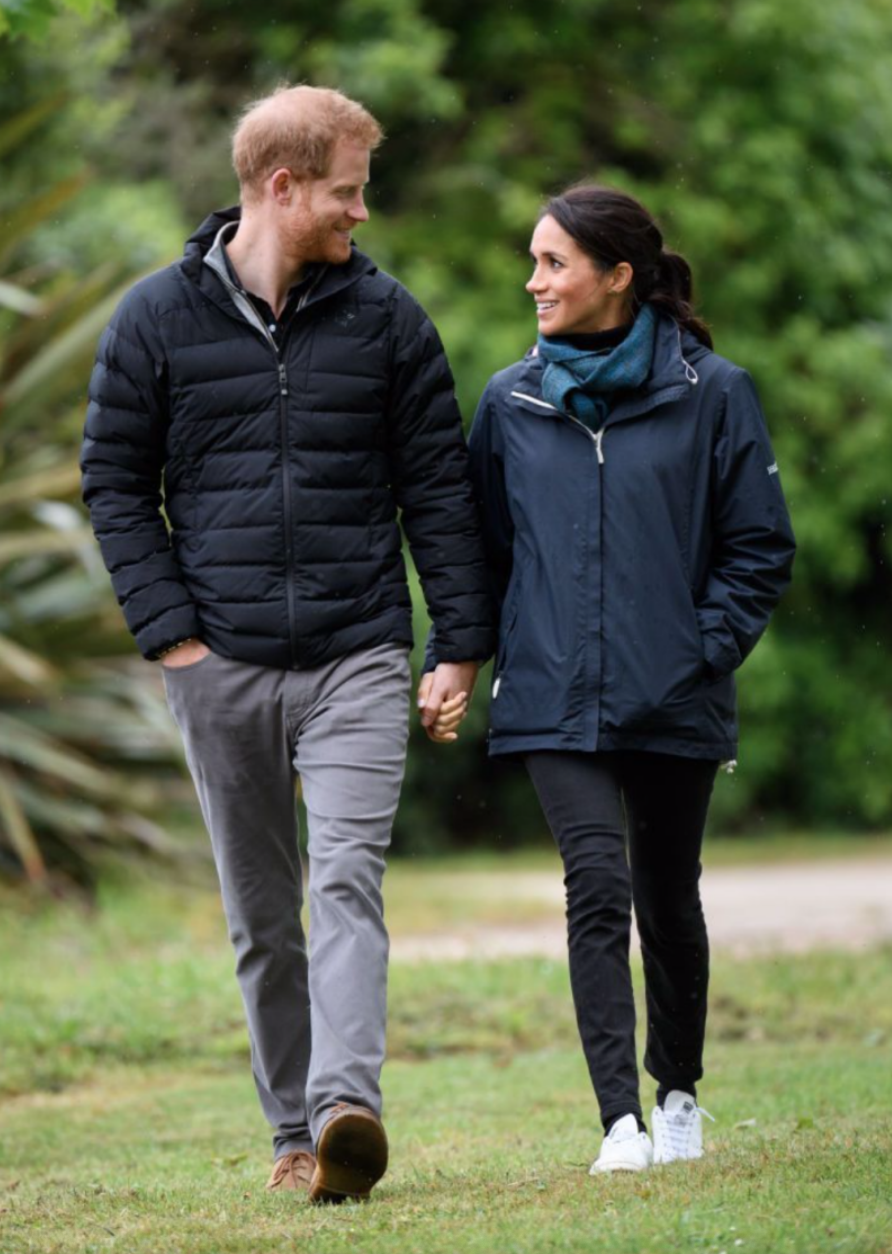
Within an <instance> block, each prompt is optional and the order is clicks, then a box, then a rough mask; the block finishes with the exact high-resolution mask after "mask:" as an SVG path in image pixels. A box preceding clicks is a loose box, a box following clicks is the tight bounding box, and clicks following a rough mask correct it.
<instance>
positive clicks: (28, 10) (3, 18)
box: [0, 0, 114, 43]
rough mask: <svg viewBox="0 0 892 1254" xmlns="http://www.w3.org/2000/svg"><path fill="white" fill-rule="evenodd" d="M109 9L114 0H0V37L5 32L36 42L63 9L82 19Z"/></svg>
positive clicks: (41, 37) (47, 31)
mask: <svg viewBox="0 0 892 1254" xmlns="http://www.w3.org/2000/svg"><path fill="white" fill-rule="evenodd" d="M113 8H114V0H0V38H2V37H3V36H4V35H9V36H10V37H11V38H13V39H16V38H19V37H23V38H25V39H28V40H32V41H33V42H35V43H40V42H43V41H44V40H45V39H46V38H47V37H48V35H49V33H50V30H51V28H52V23H53V19H54V18H55V17H56V16H57V15H58V14H59V13H64V12H66V11H67V12H70V13H75V14H77V16H78V17H82V18H86V17H90V16H91V15H92V14H94V13H109V12H111V11H112V10H113Z"/></svg>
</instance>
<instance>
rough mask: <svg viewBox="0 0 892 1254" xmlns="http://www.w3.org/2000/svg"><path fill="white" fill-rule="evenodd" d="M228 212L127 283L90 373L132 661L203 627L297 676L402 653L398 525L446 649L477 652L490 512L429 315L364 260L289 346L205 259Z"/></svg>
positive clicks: (102, 507) (88, 476) (100, 487)
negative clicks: (353, 659)
mask: <svg viewBox="0 0 892 1254" xmlns="http://www.w3.org/2000/svg"><path fill="white" fill-rule="evenodd" d="M237 220H238V210H227V211H225V212H224V213H222V214H215V215H213V216H212V217H211V218H209V219H208V220H207V222H205V224H204V225H203V226H202V227H201V228H200V229H199V231H198V232H197V233H196V234H195V235H194V236H193V237H192V239H191V240H189V242H188V244H187V246H186V251H185V256H184V257H183V259H182V260H181V261H179V262H177V263H175V264H173V265H171V266H169V267H167V268H166V269H165V270H162V271H160V272H159V273H157V274H154V275H152V276H150V277H149V278H148V279H145V280H143V281H142V282H141V283H138V284H137V285H136V286H135V287H134V288H133V289H132V290H131V291H130V292H129V293H128V295H127V296H126V297H125V298H124V300H123V301H122V303H121V305H120V306H119V308H118V310H117V312H116V313H115V315H114V317H113V319H112V321H111V324H110V326H109V327H108V328H107V330H106V331H105V333H104V334H103V336H102V339H101V341H100V345H99V351H98V357H97V362H96V367H95V369H94V372H93V376H92V379H91V382H90V404H89V409H88V412H87V420H86V435H85V440H84V446H83V454H82V468H83V476H84V478H83V482H84V500H85V501H86V503H87V505H88V506H89V508H90V513H91V518H92V522H93V527H94V530H95V532H96V535H97V537H98V540H99V543H100V546H101V549H102V554H103V557H104V559H105V563H106V565H107V566H108V569H109V571H110V572H111V575H112V582H113V585H114V588H115V592H116V593H117V596H118V599H119V601H120V603H121V605H122V606H123V609H124V614H125V617H126V620H127V623H128V626H129V627H130V630H131V631H132V632H133V634H134V636H135V637H136V640H137V643H138V645H139V647H140V649H141V650H142V652H143V654H144V655H145V656H146V657H148V658H154V657H157V656H158V655H159V653H161V652H163V650H164V649H166V648H168V647H169V646H171V645H173V644H175V643H177V642H178V641H180V640H183V639H185V638H186V637H189V636H199V637H200V638H201V639H202V640H203V641H205V643H206V644H207V645H208V646H209V647H210V648H211V649H212V650H213V651H214V652H215V653H219V654H222V655H223V656H226V657H233V658H238V659H241V660H243V661H247V662H254V663H257V664H260V665H266V666H276V667H282V668H291V667H301V668H305V667H312V666H317V665H319V664H321V663H323V662H326V661H329V660H330V659H332V658H336V657H339V656H342V655H343V654H346V653H352V652H356V651H357V650H359V649H363V648H370V647H372V646H374V645H379V644H386V643H405V644H411V643H412V623H411V603H410V599H409V591H408V587H407V583H406V573H405V569H404V563H403V557H402V546H401V536H400V530H399V526H398V523H397V519H398V515H399V514H400V513H401V518H402V523H403V526H404V528H405V531H406V534H407V536H408V539H409V543H410V546H411V549H412V554H413V557H414V559H415V562H416V565H417V567H418V570H419V574H420V576H421V581H422V586H423V588H424V592H425V596H426V598H427V601H428V605H429V608H430V611H431V616H432V618H433V620H434V622H435V623H436V626H437V633H438V638H439V640H440V642H441V643H440V651H439V655H440V659H441V660H442V661H463V660H469V659H474V658H483V657H486V656H487V655H488V654H489V653H490V652H491V651H492V616H491V609H490V601H489V595H488V591H487V581H486V570H485V563H484V558H483V551H482V545H481V540H480V534H479V519H478V517H477V512H476V509H475V506H474V502H473V494H472V491H471V486H470V482H469V480H468V475H467V450H466V448H465V444H464V439H463V436H462V431H461V420H460V417H459V413H458V410H457V408H456V404H455V400H454V397H453V383H452V377H451V374H450V371H449V367H448V365H447V362H446V358H445V356H444V353H443V349H442V345H441V344H440V340H439V338H438V336H437V333H436V331H435V329H434V327H433V325H432V324H431V322H430V320H429V319H428V318H427V317H426V315H425V314H424V311H423V310H422V309H421V307H420V306H419V305H418V304H417V302H416V301H415V300H414V299H413V298H412V297H411V296H410V295H409V293H408V292H407V291H406V290H405V288H403V287H402V286H401V285H400V284H399V283H397V282H396V281H395V280H394V279H392V278H390V277H389V276H388V275H386V274H384V273H383V272H381V271H380V270H378V269H377V268H376V266H375V265H374V264H373V263H372V262H371V261H370V260H369V259H368V258H367V257H365V256H363V255H362V254H361V253H359V252H357V251H355V250H354V253H353V255H352V257H351V259H350V260H349V261H348V262H347V263H346V264H345V265H343V266H328V267H321V268H320V271H319V273H318V274H317V276H316V279H315V280H314V283H313V285H312V287H311V290H310V291H309V293H308V295H306V297H305V299H304V302H303V305H302V307H301V308H300V309H299V311H298V312H297V313H296V314H295V316H294V318H293V321H292V322H291V324H290V326H289V329H288V332H287V338H286V339H285V341H284V344H283V346H282V348H281V352H279V351H277V347H276V344H275V342H274V341H273V339H272V337H271V336H270V335H269V334H268V333H267V332H266V330H265V328H264V326H263V324H262V323H260V321H259V319H258V318H257V317H256V314H255V318H254V320H253V321H252V320H250V315H251V310H250V308H248V309H247V311H246V309H245V301H244V298H243V297H242V296H240V295H239V293H238V290H237V289H235V288H233V287H232V285H231V280H230V281H229V283H228V285H227V282H226V280H225V270H223V271H222V272H221V269H220V267H219V265H218V266H217V268H216V269H215V268H214V267H213V266H212V265H211V264H206V262H211V261H212V260H213V256H214V248H213V246H214V245H215V243H216V241H217V236H218V233H219V231H220V230H221V228H222V227H224V226H225V225H226V224H227V223H232V222H236V221H237ZM217 252H219V244H217ZM218 260H219V258H218ZM258 323H259V325H258ZM162 480H163V496H162ZM162 500H163V506H164V510H165V512H166V516H167V522H168V523H169V528H170V529H169V530H168V526H167V525H166V524H165V519H164V517H163V515H162V512H161V511H162Z"/></svg>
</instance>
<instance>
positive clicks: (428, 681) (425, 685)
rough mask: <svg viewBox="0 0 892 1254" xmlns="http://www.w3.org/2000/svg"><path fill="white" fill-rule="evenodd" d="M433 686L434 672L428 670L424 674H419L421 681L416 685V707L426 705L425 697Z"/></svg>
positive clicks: (426, 697) (420, 707)
mask: <svg viewBox="0 0 892 1254" xmlns="http://www.w3.org/2000/svg"><path fill="white" fill-rule="evenodd" d="M433 686H434V672H433V671H428V672H427V674H426V675H422V676H421V682H420V683H419V685H418V707H419V709H424V707H425V706H426V705H427V699H428V697H429V696H430V695H431V688H433Z"/></svg>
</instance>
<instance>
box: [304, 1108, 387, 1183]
mask: <svg viewBox="0 0 892 1254" xmlns="http://www.w3.org/2000/svg"><path fill="white" fill-rule="evenodd" d="M386 1170H387V1134H386V1132H385V1131H384V1125H383V1124H382V1123H381V1120H380V1119H379V1118H378V1116H377V1115H373V1114H372V1112H371V1111H370V1110H366V1109H365V1107H364V1106H348V1105H347V1104H346V1103H345V1102H342V1103H341V1104H340V1105H339V1106H335V1108H334V1110H333V1111H332V1114H331V1118H330V1119H329V1121H328V1123H327V1124H326V1125H325V1127H324V1128H323V1129H322V1132H321V1133H320V1135H319V1143H318V1144H317V1146H316V1170H315V1172H314V1173H313V1179H312V1180H311V1181H310V1201H311V1202H346V1201H348V1200H350V1199H352V1200H354V1201H359V1200H364V1199H365V1198H367V1197H368V1195H369V1193H370V1192H371V1191H372V1188H373V1187H374V1185H376V1184H377V1183H378V1181H379V1180H380V1179H381V1177H382V1176H383V1175H384V1172H385V1171H386Z"/></svg>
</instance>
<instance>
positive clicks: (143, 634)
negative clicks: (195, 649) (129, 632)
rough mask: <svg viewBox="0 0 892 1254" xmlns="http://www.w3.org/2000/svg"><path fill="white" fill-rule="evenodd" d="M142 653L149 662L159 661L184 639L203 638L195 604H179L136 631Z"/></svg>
mask: <svg viewBox="0 0 892 1254" xmlns="http://www.w3.org/2000/svg"><path fill="white" fill-rule="evenodd" d="M134 636H135V639H136V643H137V645H138V647H139V651H140V653H141V654H142V655H143V657H144V658H145V659H146V661H148V662H157V661H158V659H159V658H160V657H161V655H162V654H163V653H166V652H167V650H168V649H172V648H174V647H175V646H176V645H178V644H182V642H183V641H184V640H191V639H193V638H197V639H199V640H200V639H201V624H200V623H199V621H198V614H197V613H196V611H195V609H194V607H193V606H184V605H181V606H177V608H176V609H172V610H169V611H167V613H165V614H161V615H160V616H159V617H158V618H155V619H153V620H152V622H151V623H149V624H148V625H147V626H145V627H142V628H141V629H140V630H139V631H137V632H134Z"/></svg>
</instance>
